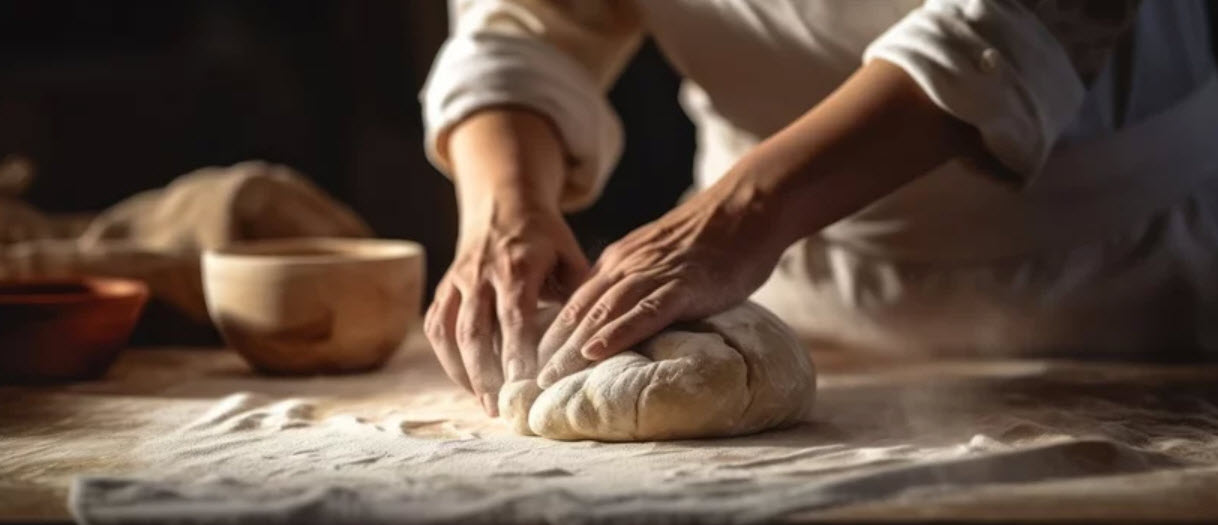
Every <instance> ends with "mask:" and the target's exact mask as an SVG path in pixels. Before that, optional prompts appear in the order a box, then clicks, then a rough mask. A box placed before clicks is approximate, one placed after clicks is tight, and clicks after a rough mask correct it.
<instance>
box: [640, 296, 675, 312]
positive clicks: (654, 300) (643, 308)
mask: <svg viewBox="0 0 1218 525" xmlns="http://www.w3.org/2000/svg"><path fill="white" fill-rule="evenodd" d="M667 306H668V301H666V300H665V299H664V298H662V297H646V298H643V300H641V301H639V302H638V304H636V305H635V307H634V309H635V311H636V312H637V313H638V314H640V315H646V316H648V317H654V316H656V315H659V314H660V312H662V311H664V310H665V308H666V307H667Z"/></svg>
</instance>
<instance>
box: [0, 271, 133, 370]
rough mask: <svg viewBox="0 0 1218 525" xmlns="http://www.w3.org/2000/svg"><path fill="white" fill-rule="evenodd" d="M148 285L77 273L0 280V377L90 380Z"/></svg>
mask: <svg viewBox="0 0 1218 525" xmlns="http://www.w3.org/2000/svg"><path fill="white" fill-rule="evenodd" d="M147 300H148V287H147V286H146V285H145V284H144V283H142V282H140V281H135V280H130V279H117V278H103V277H83V278H72V279H40V280H21V281H4V282H0V379H2V380H4V381H6V382H44V381H66V380H80V379H93V378H97V377H100V376H102V375H104V374H105V373H106V370H108V369H109V368H110V365H111V364H113V363H114V359H115V358H116V357H118V354H119V351H120V350H122V349H123V347H125V346H126V345H127V341H128V339H129V338H130V337H131V331H132V330H133V329H134V328H135V324H136V321H138V320H139V317H140V312H141V311H142V310H143V308H144V303H146V302H147Z"/></svg>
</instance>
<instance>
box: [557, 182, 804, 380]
mask: <svg viewBox="0 0 1218 525" xmlns="http://www.w3.org/2000/svg"><path fill="white" fill-rule="evenodd" d="M757 189H758V188H757V187H756V186H755V185H754V184H753V182H752V181H751V180H750V179H748V178H747V177H745V176H738V175H729V176H727V177H725V178H724V180H722V181H720V182H719V183H717V184H716V185H714V186H712V187H711V188H709V189H708V190H706V191H704V192H702V193H700V194H698V195H696V196H695V197H694V198H692V199H690V200H689V201H687V202H685V203H684V204H682V205H680V206H679V207H677V208H676V209H674V210H672V211H671V212H669V213H668V214H666V215H664V216H663V217H661V218H660V219H658V220H656V221H655V222H652V223H650V224H647V225H645V226H643V227H641V228H639V229H637V230H635V231H634V232H631V233H630V234H629V235H627V236H626V237H625V238H623V239H622V240H620V241H618V242H616V243H614V244H612V245H610V246H609V247H608V248H606V249H605V251H604V253H603V254H602V255H601V257H600V259H599V260H598V261H597V264H596V267H595V268H594V269H593V272H592V275H591V277H590V278H589V279H588V280H587V282H586V283H584V284H583V285H582V286H581V287H580V288H579V289H578V290H576V292H575V293H574V295H572V297H571V299H570V301H569V302H567V304H566V305H565V306H564V307H563V309H562V311H561V312H560V313H559V315H558V318H557V319H556V320H555V321H554V323H553V324H552V325H551V326H550V328H549V329H548V330H547V331H546V333H545V335H544V337H542V342H541V345H540V348H539V351H538V353H539V358H540V359H541V360H542V361H543V362H547V363H548V364H547V365H546V367H545V369H544V370H543V371H542V373H541V375H540V377H539V378H538V382H539V383H540V384H541V386H543V387H548V386H550V385H551V384H553V383H554V382H555V381H557V380H558V379H560V378H562V377H564V376H566V375H569V374H571V373H573V372H576V371H578V370H580V369H582V368H584V367H586V366H587V365H588V364H589V361H596V360H601V359H605V358H607V357H610V356H612V355H615V354H617V353H619V352H622V351H624V350H627V349H629V348H630V347H632V346H634V345H635V344H637V343H639V342H641V341H643V340H644V339H646V338H648V337H651V336H652V335H654V334H656V333H657V332H659V331H660V330H662V329H664V328H665V327H666V326H668V325H669V324H671V323H673V322H674V321H681V320H692V319H697V318H701V317H705V316H708V315H712V314H715V313H718V312H720V311H722V310H726V309H727V308H730V307H731V306H733V305H735V304H737V303H739V302H741V301H743V300H745V299H746V298H748V296H749V295H750V294H751V293H752V292H753V291H754V290H756V289H757V288H758V287H759V286H761V284H762V283H763V282H764V281H765V279H766V278H767V277H768V276H769V274H770V272H771V271H772V270H773V268H774V265H775V264H777V262H778V257H779V256H780V255H781V253H782V251H783V249H784V248H785V247H786V246H787V245H788V244H790V242H791V241H792V240H793V238H791V237H790V236H789V234H788V233H787V232H786V231H785V230H784V229H783V228H780V227H777V226H776V225H775V224H774V222H776V221H780V220H781V218H780V217H779V216H778V210H777V209H776V206H775V204H776V203H775V202H774V199H771V198H766V197H763V196H762V192H759V191H757Z"/></svg>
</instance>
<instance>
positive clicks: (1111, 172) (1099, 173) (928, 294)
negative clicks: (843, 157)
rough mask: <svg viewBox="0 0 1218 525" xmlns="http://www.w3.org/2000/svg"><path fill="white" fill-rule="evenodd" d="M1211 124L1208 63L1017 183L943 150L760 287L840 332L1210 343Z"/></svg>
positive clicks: (794, 251)
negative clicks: (1157, 103)
mask: <svg viewBox="0 0 1218 525" xmlns="http://www.w3.org/2000/svg"><path fill="white" fill-rule="evenodd" d="M1215 123H1218V79H1214V78H1211V79H1210V80H1209V82H1207V83H1206V84H1204V87H1202V88H1201V89H1199V90H1197V91H1196V92H1195V93H1194V94H1192V95H1191V96H1189V97H1188V98H1186V99H1185V100H1184V101H1182V102H1180V103H1179V104H1177V105H1175V106H1174V107H1171V108H1169V109H1167V110H1165V111H1163V112H1161V113H1159V114H1158V115H1155V116H1153V117H1150V118H1148V119H1146V120H1144V121H1142V122H1140V123H1139V124H1136V125H1134V126H1131V127H1127V128H1124V129H1122V130H1121V131H1119V132H1117V133H1116V134H1114V135H1111V136H1108V137H1105V138H1103V139H1099V140H1093V141H1087V142H1083V143H1077V144H1073V145H1071V146H1069V147H1065V148H1061V149H1060V150H1058V151H1056V152H1055V153H1054V154H1053V155H1052V156H1051V157H1050V160H1049V163H1048V165H1047V166H1046V168H1045V170H1044V172H1043V173H1042V174H1041V175H1040V177H1039V179H1038V181H1037V182H1035V183H1034V184H1032V185H1031V186H1030V187H1029V188H1027V189H1026V190H1024V191H1022V192H1015V191H1012V190H1011V189H1009V188H1003V187H1000V185H999V184H997V183H994V182H993V181H992V180H990V179H987V178H985V177H983V176H980V175H979V174H972V173H967V170H965V169H963V168H962V167H961V166H946V167H944V169H942V170H940V171H939V172H936V173H932V174H929V175H927V176H926V177H924V178H923V179H920V180H919V181H917V182H916V183H914V184H913V185H911V186H909V187H906V188H904V189H902V190H901V191H899V192H898V193H897V194H895V195H893V196H892V197H891V198H890V199H888V200H885V201H882V202H880V203H877V204H876V205H875V206H872V207H871V208H868V209H866V210H864V211H863V212H861V213H859V214H858V215H856V216H855V217H851V218H849V219H847V220H844V221H842V222H840V223H838V224H836V225H834V226H832V227H830V228H828V229H827V230H825V231H824V232H822V234H821V235H818V236H816V237H814V238H809V239H806V240H804V241H801V242H799V243H797V244H796V245H794V246H792V247H791V248H790V249H789V250H788V251H787V253H785V254H784V256H783V258H782V260H781V262H780V263H779V265H778V268H777V269H776V270H775V272H774V274H773V275H772V276H771V278H770V280H769V281H768V282H767V283H766V284H765V285H764V286H763V287H762V288H761V289H760V290H758V291H757V293H756V294H755V296H754V299H755V300H757V301H758V302H760V303H762V304H764V305H766V306H768V307H769V308H771V309H772V310H774V311H775V312H776V313H777V314H778V315H780V316H781V317H782V318H783V319H785V320H786V321H787V322H788V323H790V324H791V325H792V326H794V327H796V328H797V330H798V331H799V332H801V333H802V334H803V335H804V336H805V337H807V338H809V339H811V340H814V341H817V342H818V343H820V344H821V345H823V346H825V347H831V348H849V349H852V350H858V349H866V350H874V351H879V352H889V353H899V354H911V353H913V354H926V353H932V354H943V353H953V354H954V353H960V354H970V353H971V354H975V353H983V354H999V355H1006V354H1052V353H1064V352H1068V353H1070V354H1072V355H1095V356H1114V355H1124V356H1129V355H1133V354H1137V355H1140V356H1143V357H1155V358H1164V359H1195V358H1199V357H1206V356H1207V354H1208V357H1211V358H1212V357H1215V356H1218V353H1215V351H1218V154H1216V153H1218V133H1216V132H1215ZM1148 173H1149V174H1158V175H1160V176H1156V177H1148V176H1146V175H1147V174H1148Z"/></svg>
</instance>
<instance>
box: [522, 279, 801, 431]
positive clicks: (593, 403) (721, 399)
mask: <svg viewBox="0 0 1218 525" xmlns="http://www.w3.org/2000/svg"><path fill="white" fill-rule="evenodd" d="M815 391H816V375H815V369H814V368H813V366H812V361H811V360H810V359H809V358H808V355H807V352H806V351H805V349H804V348H803V346H802V345H800V344H799V341H798V340H797V339H796V338H795V336H794V335H793V334H792V333H791V331H790V329H789V328H787V326H786V325H784V324H783V323H782V321H780V320H778V318H776V317H774V315H773V314H771V313H770V312H768V311H766V310H765V309H763V308H762V307H760V306H757V305H755V304H753V303H744V304H742V305H740V306H737V307H735V308H732V309H730V310H728V311H726V312H723V313H720V314H717V315H714V316H711V317H708V318H706V319H704V320H702V321H699V322H694V323H681V324H678V325H674V326H673V327H671V328H669V329H668V330H665V331H664V332H662V333H660V334H659V335H656V336H655V337H652V338H651V339H649V340H648V341H646V342H644V343H643V344H641V345H639V346H638V347H636V348H635V350H634V351H628V352H623V353H621V354H618V355H616V356H613V357H611V358H609V359H606V360H604V361H601V362H600V363H597V364H596V365H595V366H593V367H591V368H588V369H586V370H582V371H580V372H577V373H575V374H572V375H570V376H567V377H565V378H563V379H561V380H559V381H558V382H556V383H555V384H553V385H551V386H550V388H548V389H545V390H542V389H540V388H539V387H538V386H537V384H536V383H535V382H534V381H533V380H525V381H516V382H512V383H509V384H507V385H505V386H504V388H503V390H502V391H501V392H500V396H499V402H500V409H499V410H500V413H501V414H502V415H503V416H504V417H505V418H507V419H508V421H509V422H510V423H511V424H512V426H513V427H514V428H515V430H516V431H517V432H519V433H522V434H526V435H531V434H535V435H539V436H542V437H547V438H551V439H563V440H574V439H594V440H599V441H649V440H662V439H686V438H701V437H720V436H734V435H740V434H748V433H753V432H758V431H761V430H765V429H768V428H773V427H777V426H782V425H786V424H790V423H793V422H796V421H798V420H800V419H802V418H803V417H805V416H806V415H807V413H808V411H809V410H810V409H811V407H812V400H813V397H814V394H815Z"/></svg>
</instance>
